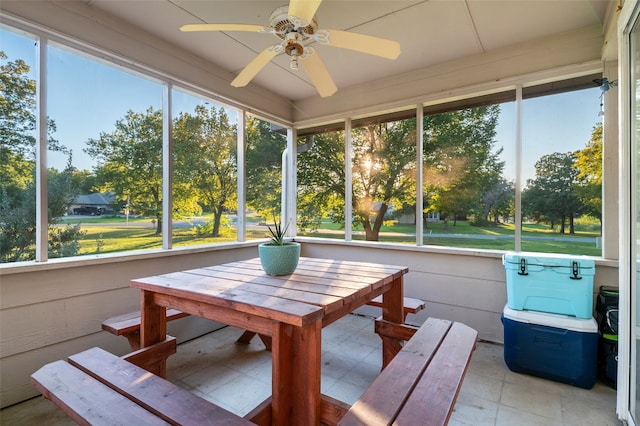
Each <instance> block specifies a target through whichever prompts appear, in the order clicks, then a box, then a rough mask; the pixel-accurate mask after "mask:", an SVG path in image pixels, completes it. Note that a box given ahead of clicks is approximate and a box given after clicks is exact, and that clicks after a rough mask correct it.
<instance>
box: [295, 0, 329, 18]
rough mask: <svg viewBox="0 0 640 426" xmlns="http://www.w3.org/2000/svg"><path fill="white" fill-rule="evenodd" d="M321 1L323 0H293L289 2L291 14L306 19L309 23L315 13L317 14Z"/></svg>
mask: <svg viewBox="0 0 640 426" xmlns="http://www.w3.org/2000/svg"><path fill="white" fill-rule="evenodd" d="M320 3H322V0H291V1H290V2H289V15H293V16H295V17H296V18H300V19H304V20H305V21H307V22H308V23H309V22H311V20H312V19H313V15H315V14H316V10H318V6H320Z"/></svg>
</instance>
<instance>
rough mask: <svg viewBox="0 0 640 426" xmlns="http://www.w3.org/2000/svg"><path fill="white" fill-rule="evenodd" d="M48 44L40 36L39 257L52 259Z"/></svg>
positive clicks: (37, 79) (37, 100)
mask: <svg viewBox="0 0 640 426" xmlns="http://www.w3.org/2000/svg"><path fill="white" fill-rule="evenodd" d="M47 45H48V40H47V39H46V38H45V37H43V36H40V39H39V41H38V51H37V54H36V61H37V63H36V140H37V143H36V182H35V183H36V261H37V262H46V261H47V260H48V259H49V242H48V230H49V219H48V216H47V210H48V204H49V196H48V182H47V146H48V143H47V142H48V137H47V133H48V132H47V130H48V129H47Z"/></svg>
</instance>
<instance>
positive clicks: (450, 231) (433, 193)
mask: <svg viewBox="0 0 640 426" xmlns="http://www.w3.org/2000/svg"><path fill="white" fill-rule="evenodd" d="M511 95H512V94H511V93H507V94H502V96H501V97H510V96H511ZM497 97H498V98H499V97H500V96H497ZM490 100H491V101H493V99H490ZM474 103H475V104H478V106H473V107H468V108H462V109H459V108H455V106H454V107H453V108H452V107H448V106H446V105H442V106H440V107H436V108H434V107H432V108H426V110H425V117H424V142H423V200H424V201H423V227H424V239H423V242H424V244H426V245H446V246H453V247H472V248H486V249H498V250H500V249H501V250H511V249H513V246H514V241H513V236H514V226H513V220H512V219H513V213H514V209H513V201H514V187H513V182H514V176H507V175H506V174H505V165H506V164H507V159H506V158H504V156H503V152H504V150H503V146H502V145H501V144H507V145H509V146H510V147H511V148H513V145H514V143H515V138H514V137H513V133H511V132H508V131H506V132H503V133H501V134H499V133H498V130H499V129H500V126H501V125H502V124H503V123H504V121H503V117H505V115H506V116H508V115H509V112H511V111H513V103H510V102H507V103H494V102H486V101H485V100H483V99H477V100H475V101H474V100H471V101H469V104H474ZM433 109H435V113H431V111H430V110H433ZM510 133H511V134H510ZM498 136H500V139H498ZM512 152H513V151H512ZM510 164H511V165H513V161H511V162H510ZM512 171H513V169H512ZM514 172H515V171H514Z"/></svg>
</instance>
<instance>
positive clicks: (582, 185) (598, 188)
mask: <svg viewBox="0 0 640 426" xmlns="http://www.w3.org/2000/svg"><path fill="white" fill-rule="evenodd" d="M573 167H574V168H575V169H576V170H577V171H578V175H577V177H576V178H577V182H576V195H577V197H578V198H579V199H580V201H581V202H582V204H583V207H584V209H583V210H584V212H585V213H586V214H589V215H591V216H593V217H595V218H597V219H598V220H600V224H601V225H602V123H600V124H598V125H597V126H595V127H594V128H593V131H592V132H591V140H589V142H587V146H586V147H585V148H583V149H581V150H580V151H577V152H576V161H575V163H574V164H573Z"/></svg>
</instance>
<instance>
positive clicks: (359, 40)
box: [319, 30, 400, 59]
mask: <svg viewBox="0 0 640 426" xmlns="http://www.w3.org/2000/svg"><path fill="white" fill-rule="evenodd" d="M324 31H326V32H327V33H328V34H329V37H328V42H327V44H328V45H329V46H334V47H343V48H345V49H351V50H355V51H358V52H364V53H368V54H370V55H376V56H381V57H383V58H387V59H396V58H397V57H398V56H399V55H400V43H398V42H397V41H393V40H387V39H385V38H379V37H372V36H368V35H364V34H358V33H351V32H347V31H340V30H324ZM319 41H320V42H321V43H324V42H323V41H322V40H319Z"/></svg>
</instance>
